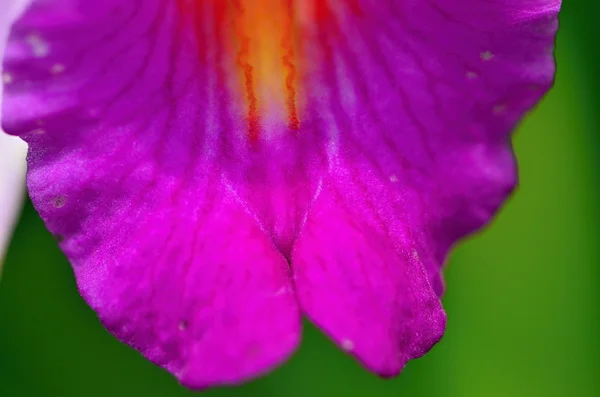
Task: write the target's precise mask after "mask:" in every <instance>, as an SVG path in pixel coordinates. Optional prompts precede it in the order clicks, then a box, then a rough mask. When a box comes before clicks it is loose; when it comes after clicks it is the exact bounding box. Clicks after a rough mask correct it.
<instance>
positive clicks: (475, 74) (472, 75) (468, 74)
mask: <svg viewBox="0 0 600 397" xmlns="http://www.w3.org/2000/svg"><path fill="white" fill-rule="evenodd" d="M477 77H479V76H477V73H475V72H471V71H469V72H467V78H468V79H469V80H474V79H476V78H477Z"/></svg>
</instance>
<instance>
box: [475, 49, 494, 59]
mask: <svg viewBox="0 0 600 397" xmlns="http://www.w3.org/2000/svg"><path fill="white" fill-rule="evenodd" d="M479 56H480V57H481V60H482V61H491V60H492V58H494V54H492V53H491V52H490V51H484V52H482V53H481V54H479Z"/></svg>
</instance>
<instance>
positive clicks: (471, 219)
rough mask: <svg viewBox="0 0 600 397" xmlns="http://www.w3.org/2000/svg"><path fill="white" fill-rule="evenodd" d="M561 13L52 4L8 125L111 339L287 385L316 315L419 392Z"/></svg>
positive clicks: (37, 22)
mask: <svg viewBox="0 0 600 397" xmlns="http://www.w3.org/2000/svg"><path fill="white" fill-rule="evenodd" d="M559 8H560V1H559V0H529V1H522V2H512V1H510V2H509V1H506V2H496V3H492V2H473V1H469V0H455V1H451V2H441V1H438V0H430V1H420V2H413V1H401V0H387V1H378V0H346V1H342V0H327V1H325V0H320V1H319V0H307V1H303V2H300V1H294V0H255V1H251V0H230V1H216V0H177V1H167V0H148V1H135V0H130V1H121V0H104V1H101V2H90V1H87V0H54V1H52V2H50V1H44V0H37V1H33V2H32V3H31V5H30V6H29V7H28V8H27V10H26V11H25V13H24V14H23V15H22V16H21V18H20V19H19V20H18V21H17V22H16V23H15V24H14V25H13V26H12V33H11V37H10V39H9V41H8V44H7V50H6V54H5V57H4V69H3V75H2V76H3V77H2V81H3V83H4V85H5V96H4V103H3V114H4V119H3V125H4V128H5V130H6V131H7V132H8V133H9V134H12V135H18V136H20V137H22V138H23V139H24V140H25V141H27V143H28V144H29V160H28V167H29V171H28V188H29V193H30V196H31V199H32V201H33V203H34V206H35V208H36V209H37V211H38V212H39V213H40V215H41V217H42V218H43V219H44V221H45V223H46V226H47V228H48V229H49V230H50V231H51V232H52V233H53V234H54V235H55V236H59V237H60V246H61V248H62V250H63V251H64V252H65V254H66V255H67V257H68V258H69V260H70V262H71V263H72V265H73V269H74V273H75V276H76V279H77V283H78V287H79V290H80V292H81V294H82V296H83V297H84V299H85V300H86V301H87V302H88V303H89V305H90V306H91V307H92V308H93V309H94V310H95V311H96V312H97V314H98V316H99V318H100V320H101V321H102V323H103V324H104V325H105V327H106V328H107V329H108V330H109V331H110V332H112V333H113V334H114V335H115V336H116V337H117V338H118V339H120V340H121V341H123V342H125V343H127V344H129V345H131V346H133V347H135V348H136V349H137V350H139V351H140V352H141V353H142V354H143V355H144V356H145V357H146V358H148V359H149V360H151V361H152V362H154V363H156V364H158V365H160V366H162V367H164V368H165V369H167V370H168V371H170V372H171V373H173V374H174V375H175V376H176V377H177V378H178V379H179V380H180V381H181V382H182V383H183V384H184V385H186V386H188V387H190V388H196V389H203V388H206V387H211V386H215V385H221V384H232V383H239V382H242V381H246V380H248V379H252V378H254V377H257V376H259V375H262V374H265V373H267V372H268V371H270V370H271V369H273V368H274V367H275V366H277V365H280V364H281V363H283V362H284V361H285V360H286V359H287V358H288V357H289V356H290V355H291V354H292V353H293V351H294V350H295V349H296V348H297V345H298V343H299V340H300V333H301V322H300V318H301V315H302V314H306V315H307V316H308V317H309V318H310V319H311V320H312V321H313V322H314V323H315V324H317V325H318V326H319V327H320V328H321V329H322V330H323V331H324V332H325V333H326V334H327V335H328V336H330V337H331V338H332V339H333V340H334V341H335V342H336V343H337V344H338V345H339V346H340V348H341V349H343V350H344V351H346V352H347V353H349V354H351V355H352V356H354V357H356V358H357V359H358V360H359V361H360V362H361V363H362V364H363V365H364V366H365V367H366V368H367V369H369V370H371V371H373V372H375V373H377V374H379V375H381V376H385V377H389V376H395V375H397V374H398V373H399V372H400V371H401V370H402V368H403V367H404V365H405V364H406V362H407V361H408V360H410V359H413V358H416V357H419V356H421V355H423V354H425V353H426V352H427V351H428V350H429V349H430V348H431V347H432V346H433V345H434V344H435V343H436V342H437V341H438V340H439V339H440V338H441V336H442V334H443V332H444V328H445V323H446V317H445V313H444V311H443V309H442V307H441V303H440V299H439V296H440V295H441V294H442V292H443V289H444V285H443V281H442V278H441V268H442V266H443V263H444V260H445V257H446V256H447V254H448V251H449V249H450V247H451V246H452V245H453V244H455V243H456V241H458V240H459V239H461V238H463V237H464V236H466V235H468V234H470V233H472V232H474V231H476V230H478V229H479V228H481V227H482V226H483V225H485V224H486V223H487V222H488V221H489V220H490V219H491V218H492V217H493V215H494V214H495V212H496V211H497V209H498V208H499V207H500V206H501V204H502V203H503V201H504V200H505V198H506V197H507V195H508V194H510V192H511V191H512V189H513V188H514V186H515V183H516V168H515V164H514V156H513V154H512V150H511V147H510V144H509V141H510V134H511V131H512V129H513V128H514V126H515V124H516V123H517V122H518V120H520V118H521V117H522V116H523V115H524V114H525V113H526V112H527V111H528V110H529V109H530V108H531V107H532V106H533V105H534V104H535V103H537V101H539V100H540V98H541V97H542V96H543V95H544V93H545V92H546V91H547V90H548V89H549V88H550V87H551V85H552V80H553V76H554V70H555V69H554V60H553V56H552V49H553V44H554V43H553V41H554V36H555V33H556V29H557V14H558V10H559Z"/></svg>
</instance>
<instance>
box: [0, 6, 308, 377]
mask: <svg viewBox="0 0 600 397" xmlns="http://www.w3.org/2000/svg"><path fill="white" fill-rule="evenodd" d="M179 12H180V10H179V9H178V8H177V7H176V3H175V2H171V1H144V2H143V6H142V2H139V1H138V2H135V1H130V2H126V1H121V0H118V1H117V0H115V1H101V2H90V1H88V0H81V1H67V0H63V1H38V2H35V3H34V5H33V6H32V7H31V8H30V9H29V10H28V11H27V13H26V15H25V16H24V17H23V18H22V19H21V20H20V21H19V23H18V24H17V25H16V26H15V28H14V30H13V36H12V40H11V42H10V44H9V47H8V53H7V58H6V61H5V65H6V70H7V73H10V75H11V79H12V81H11V84H9V85H8V87H7V90H8V94H7V98H6V99H7V101H6V103H5V107H4V111H5V115H6V119H5V126H6V128H7V130H8V131H9V132H10V133H13V134H19V135H21V136H22V137H24V138H25V139H26V140H27V141H28V142H29V144H30V147H31V150H30V155H29V166H30V172H29V176H28V186H29V190H30V194H31V197H32V200H33V202H34V204H35V206H36V208H37V210H38V211H39V213H40V214H41V216H42V218H43V219H44V220H45V222H46V225H47V227H48V229H49V230H50V231H51V232H52V233H53V234H54V235H55V236H56V238H57V239H58V240H59V241H60V242H61V247H62V249H63V250H64V252H65V253H66V254H67V256H68V258H69V260H70V261H71V263H72V264H73V267H74V271H75V275H76V277H77V283H78V286H79V289H80V291H81V294H82V295H83V296H84V298H85V299H86V301H87V302H88V303H89V304H90V305H91V307H92V308H93V309H94V310H96V312H97V313H98V316H99V317H100V320H101V321H102V322H103V324H104V325H105V326H106V327H107V328H108V329H109V330H110V331H111V332H112V333H114V334H115V335H116V336H117V337H118V338H119V339H120V340H122V341H124V342H126V343H128V344H130V345H131V346H133V347H135V348H136V349H138V350H139V351H141V352H142V353H143V354H144V355H145V356H146V357H147V358H149V359H150V360H152V361H153V362H155V363H157V364H158V365H160V366H163V367H165V368H167V369H168V370H169V371H171V372H172V373H174V374H175V375H176V376H177V377H178V378H179V379H180V380H181V381H182V382H183V383H184V384H186V385H188V386H190V387H194V388H204V387H207V386H211V385H215V384H224V383H235V382H240V381H242V380H245V379H248V378H250V377H254V376H256V375H258V374H260V373H262V372H264V371H266V370H269V369H271V368H272V367H273V366H275V365H277V364H279V363H280V362H282V361H283V360H284V359H285V358H286V357H287V356H288V355H289V354H290V353H291V352H293V351H294V350H295V348H296V345H297V344H298V341H299V335H300V327H301V323H300V313H299V309H298V306H297V304H296V301H295V298H294V294H293V287H292V285H291V277H290V274H289V273H290V269H289V266H288V264H287V263H286V260H285V258H284V257H283V256H282V255H281V254H280V252H279V251H278V250H277V249H276V247H275V246H274V244H273V242H272V241H271V239H270V238H269V237H268V236H267V234H266V233H265V232H264V231H263V230H262V229H261V227H260V225H259V224H258V223H257V222H256V221H255V218H254V217H253V216H252V214H249V213H248V211H246V208H245V207H244V205H245V204H244V203H243V202H242V201H241V200H240V199H239V197H238V196H237V194H236V192H235V191H234V190H233V189H232V185H231V182H230V181H228V179H227V178H226V177H225V176H224V175H223V172H222V170H221V169H220V168H219V167H220V165H221V163H220V161H221V160H220V158H221V156H222V155H223V154H222V153H221V149H220V148H219V147H216V146H210V147H209V146H208V145H209V144H208V143H207V142H211V143H210V145H213V143H212V142H213V140H217V141H218V139H219V137H218V136H215V134H218V131H219V130H220V129H222V128H224V127H223V126H222V125H221V124H220V123H224V124H225V123H228V121H225V120H224V121H221V120H219V119H218V118H219V117H220V116H221V115H220V114H218V113H216V112H215V111H214V109H210V107H211V101H213V102H215V101H218V100H219V99H215V98H217V97H218V96H219V95H222V94H221V92H220V91H219V89H218V88H215V85H216V83H213V82H212V79H215V78H216V72H213V71H211V70H209V69H206V70H205V71H202V70H200V69H198V70H197V69H196V68H200V65H199V61H197V56H198V50H197V48H196V47H192V46H193V45H194V46H195V45H197V43H194V42H193V40H195V37H194V36H189V37H185V36H183V35H182V36H175V35H174V32H177V30H178V29H186V28H189V25H188V24H189V23H190V20H187V19H182V18H183V17H182V16H181V15H180V14H179ZM186 40H187V41H186ZM202 66H203V65H202ZM211 98H212V99H211ZM210 112H212V116H209V115H207V114H208V113H210ZM213 116H214V117H215V118H216V119H211V117H213ZM225 116H226V115H223V117H225ZM210 123H213V124H210ZM209 124H210V125H209ZM240 150H241V149H240Z"/></svg>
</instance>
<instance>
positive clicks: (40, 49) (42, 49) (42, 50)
mask: <svg viewBox="0 0 600 397" xmlns="http://www.w3.org/2000/svg"><path fill="white" fill-rule="evenodd" d="M25 40H26V41H27V44H29V46H30V47H31V51H32V52H33V55H35V56H36V57H37V58H44V57H45V56H47V55H48V54H49V53H50V47H49V46H48V43H46V42H45V41H44V40H43V39H42V38H41V37H40V36H39V35H37V34H35V33H32V34H30V35H29V36H27V38H26V39H25Z"/></svg>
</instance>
